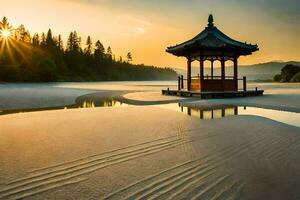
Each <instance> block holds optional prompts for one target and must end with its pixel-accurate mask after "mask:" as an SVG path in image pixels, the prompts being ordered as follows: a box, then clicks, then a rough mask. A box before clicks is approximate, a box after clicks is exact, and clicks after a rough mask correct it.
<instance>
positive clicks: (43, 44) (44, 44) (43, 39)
mask: <svg viewBox="0 0 300 200" xmlns="http://www.w3.org/2000/svg"><path fill="white" fill-rule="evenodd" d="M40 45H41V46H42V47H45V46H46V35H45V33H42V36H41V42H40Z"/></svg>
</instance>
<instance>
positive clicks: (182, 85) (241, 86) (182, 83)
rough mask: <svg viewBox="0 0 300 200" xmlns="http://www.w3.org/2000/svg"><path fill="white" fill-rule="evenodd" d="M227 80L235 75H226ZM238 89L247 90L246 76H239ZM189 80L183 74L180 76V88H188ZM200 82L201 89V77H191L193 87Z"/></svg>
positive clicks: (220, 78) (215, 77)
mask: <svg viewBox="0 0 300 200" xmlns="http://www.w3.org/2000/svg"><path fill="white" fill-rule="evenodd" d="M204 80H222V76H213V77H211V76H204ZM225 80H234V76H225ZM237 81H238V88H237V89H238V90H239V91H247V79H246V77H245V76H244V77H243V78H238V79H237ZM187 84H188V80H187V79H186V78H184V77H183V76H178V90H179V91H180V90H187V88H188V87H187ZM196 84H199V89H200V77H199V76H192V77H191V88H193V85H196Z"/></svg>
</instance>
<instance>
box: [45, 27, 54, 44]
mask: <svg viewBox="0 0 300 200" xmlns="http://www.w3.org/2000/svg"><path fill="white" fill-rule="evenodd" d="M46 45H47V46H48V47H54V46H55V42H54V40H53V36H52V31H51V29H49V30H48V32H47V36H46Z"/></svg>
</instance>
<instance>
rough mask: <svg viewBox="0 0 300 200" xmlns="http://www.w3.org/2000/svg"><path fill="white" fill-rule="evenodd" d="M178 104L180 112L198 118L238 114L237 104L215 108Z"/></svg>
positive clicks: (216, 117)
mask: <svg viewBox="0 0 300 200" xmlns="http://www.w3.org/2000/svg"><path fill="white" fill-rule="evenodd" d="M178 106H179V107H180V111H181V112H182V113H185V114H187V115H189V116H193V117H197V118H200V119H218V118H222V117H226V116H231V115H238V110H239V108H238V107H237V106H234V107H224V108H217V109H196V108H189V107H183V106H180V104H179V105H178Z"/></svg>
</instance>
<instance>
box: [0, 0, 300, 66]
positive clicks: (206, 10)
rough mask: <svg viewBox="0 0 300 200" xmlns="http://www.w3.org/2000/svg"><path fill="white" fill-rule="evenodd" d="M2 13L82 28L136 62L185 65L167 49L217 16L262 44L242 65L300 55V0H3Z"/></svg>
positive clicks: (31, 24) (31, 25)
mask: <svg viewBox="0 0 300 200" xmlns="http://www.w3.org/2000/svg"><path fill="white" fill-rule="evenodd" d="M0 5H1V6H0V13H1V15H3V16H6V17H8V18H9V21H10V22H11V24H13V25H14V26H18V25H20V24H24V25H25V27H26V28H28V29H29V30H30V31H31V33H34V32H39V33H40V32H46V31H47V30H48V28H51V29H52V30H53V32H54V33H55V34H58V33H61V34H62V35H63V36H64V40H65V41H66V38H67V36H68V34H69V32H70V31H73V30H77V31H78V33H79V34H80V35H81V36H82V37H83V42H84V41H85V39H86V37H87V35H91V37H92V38H93V40H94V41H95V40H96V39H97V40H98V39H99V40H100V41H101V42H102V43H103V44H104V45H105V47H107V46H108V45H110V46H111V47H112V50H113V52H114V53H115V54H116V56H117V57H118V56H123V57H125V55H126V54H127V52H129V51H130V52H132V53H133V59H134V63H145V64H149V65H156V66H162V67H165V66H166V67H185V62H186V61H185V59H184V58H177V57H174V56H172V55H169V54H167V53H166V52H165V49H166V47H167V46H172V45H175V44H177V43H181V42H183V41H185V40H187V39H190V38H192V37H193V36H195V35H196V34H198V33H199V32H200V31H202V30H203V29H204V28H205V26H206V25H207V17H208V15H209V14H210V13H212V14H213V15H214V18H215V24H216V26H217V27H218V28H219V29H220V30H222V31H223V32H224V33H226V34H227V35H229V36H230V37H232V38H234V39H237V40H240V41H242V42H245V41H247V42H248V43H252V44H256V43H257V44H258V45H259V48H260V51H259V52H256V53H254V55H252V56H248V57H242V58H241V59H240V63H241V64H254V63H259V62H267V61H272V60H284V61H289V60H300V12H299V10H300V3H299V2H298V0H265V1H260V0H246V1H239V0H227V1H224V0H26V1H24V0H10V1H7V0H5V1H4V0H0Z"/></svg>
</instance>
